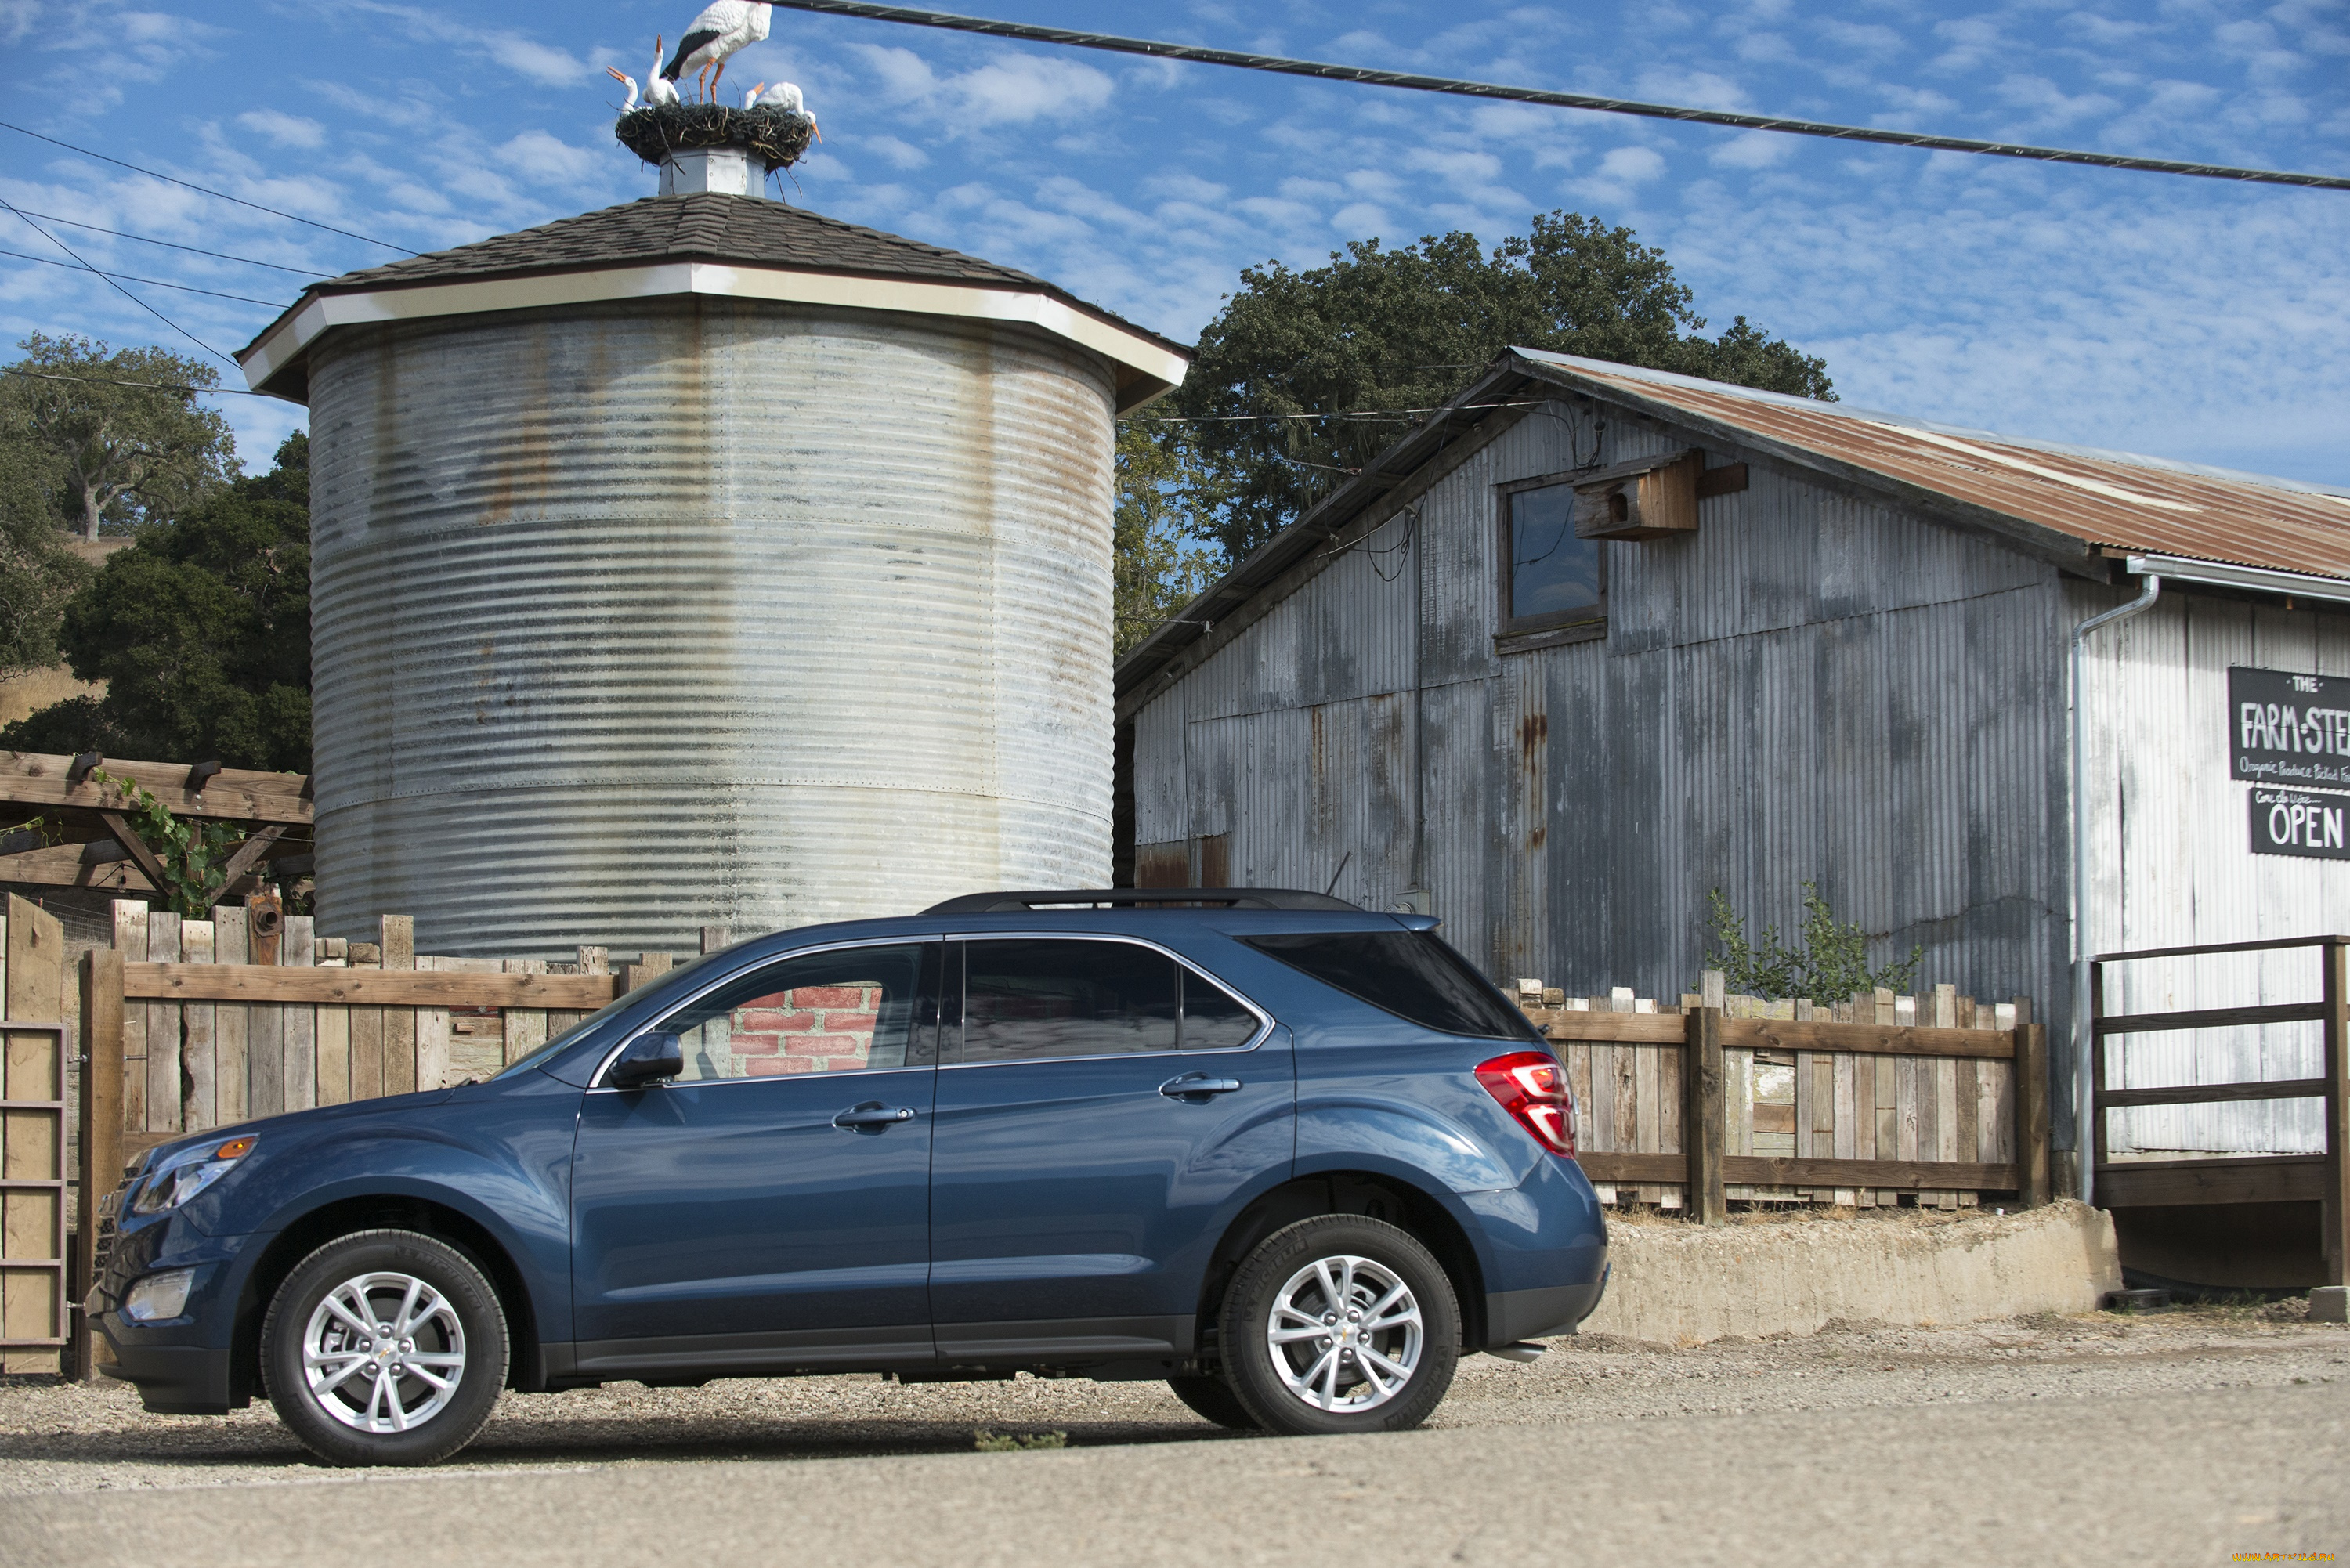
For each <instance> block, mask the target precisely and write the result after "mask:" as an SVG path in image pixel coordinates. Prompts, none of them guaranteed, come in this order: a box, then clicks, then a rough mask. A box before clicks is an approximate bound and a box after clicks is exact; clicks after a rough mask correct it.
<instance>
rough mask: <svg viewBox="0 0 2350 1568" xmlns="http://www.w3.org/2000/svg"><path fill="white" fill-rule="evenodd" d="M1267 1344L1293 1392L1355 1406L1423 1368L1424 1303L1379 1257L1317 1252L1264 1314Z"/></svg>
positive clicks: (1325, 1404) (1396, 1390) (1314, 1401)
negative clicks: (1322, 1255) (1421, 1308)
mask: <svg viewBox="0 0 2350 1568" xmlns="http://www.w3.org/2000/svg"><path fill="white" fill-rule="evenodd" d="M1264 1337H1265V1347H1266V1349H1267V1350H1269V1351H1270V1352H1271V1353H1272V1357H1273V1366H1274V1372H1275V1373H1276V1374H1278V1375H1279V1376H1280V1378H1281V1380H1282V1382H1283V1383H1284V1385H1286V1386H1287V1387H1288V1389H1289V1392H1290V1394H1291V1395H1292V1396H1293V1397H1295V1398H1297V1399H1299V1400H1300V1401H1302V1402H1304V1403H1305V1404H1306V1405H1308V1406H1311V1407H1313V1408H1315V1409H1316V1410H1324V1411H1330V1412H1334V1413H1337V1414H1355V1413H1358V1412H1361V1411H1365V1410H1370V1409H1375V1408H1377V1407H1379V1406H1381V1405H1384V1404H1386V1403H1387V1402H1388V1400H1390V1399H1393V1398H1394V1397H1396V1396H1398V1395H1399V1394H1400V1393H1402V1392H1403V1391H1404V1389H1405V1387H1406V1386H1409V1384H1410V1382H1411V1379H1412V1375H1413V1374H1414V1373H1415V1372H1417V1371H1418V1370H1419V1357H1420V1349H1421V1345H1422V1343H1423V1340H1424V1337H1425V1336H1424V1334H1423V1330H1422V1325H1421V1323H1420V1313H1419V1301H1418V1299H1417V1298H1415V1297H1414V1296H1413V1294H1412V1292H1411V1287H1410V1286H1409V1285H1408V1284H1406V1283H1405V1282H1404V1281H1403V1279H1402V1277H1401V1276H1400V1275H1399V1274H1398V1273H1397V1272H1395V1271H1394V1270H1393V1269H1390V1268H1388V1266H1387V1265H1386V1264H1384V1263H1381V1262H1378V1260H1376V1259H1372V1258H1365V1257H1358V1256H1355V1255H1352V1254H1340V1255H1337V1256H1335V1257H1327V1258H1317V1259H1315V1261H1314V1262H1311V1263H1308V1264H1306V1265H1305V1267H1304V1268H1302V1269H1300V1270H1298V1271H1297V1272H1295V1274H1292V1275H1291V1276H1290V1277H1289V1280H1288V1282H1286V1283H1285V1284H1284V1285H1283V1286H1282V1287H1281V1289H1280V1291H1279V1292H1278V1293H1276V1294H1275V1295H1274V1300H1273V1306H1272V1310H1271V1311H1270V1312H1269V1313H1267V1314H1266V1320H1265V1333H1264Z"/></svg>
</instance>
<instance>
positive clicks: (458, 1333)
mask: <svg viewBox="0 0 2350 1568" xmlns="http://www.w3.org/2000/svg"><path fill="white" fill-rule="evenodd" d="M506 1344H507V1341H506V1324H505V1315H504V1313H502V1312H501V1311H500V1310H499V1308H498V1298H497V1294H496V1293H495V1292H494V1291H493V1290H492V1289H491V1288H490V1283H489V1282H488V1281H487V1280H485V1279H484V1278H483V1277H482V1272H481V1270H480V1269H478V1268H476V1267H474V1265H473V1262H472V1260H470V1259H468V1258H467V1257H466V1256H465V1255H464V1254H463V1252H460V1251H457V1250H456V1249H455V1248H454V1247H452V1246H450V1245H449V1244H448V1243H446V1242H444V1241H437V1240H435V1239H434V1238H432V1237H431V1236H425V1235H420V1234H418V1233H417V1232H415V1231H359V1232H357V1233H355V1234H353V1235H349V1236H344V1237H339V1238H338V1239H337V1240H335V1241H329V1242H328V1243H327V1244H326V1245H325V1246H323V1247H320V1248H319V1249H318V1250H317V1251H315V1252H312V1253H311V1254H310V1255H309V1256H308V1257H307V1258H305V1259H303V1260H302V1261H301V1262H299V1263H297V1264H296V1265H295V1267H294V1272H292V1273H290V1274H288V1275H286V1282H285V1283H283V1284H281V1285H279V1286H278V1288H277V1294H276V1296H275V1297H274V1298H273V1299H272V1300H271V1302H270V1303H269V1314H268V1316H267V1317H266V1318H265V1320H264V1321H263V1324H262V1329H261V1354H262V1359H263V1361H264V1363H265V1371H266V1374H267V1381H268V1385H269V1401H270V1403H271V1404H272V1405H274V1406H276V1409H277V1415H278V1418H279V1419H281V1420H283V1421H284V1422H285V1423H286V1427H287V1428H289V1429H291V1430H292V1432H293V1433H294V1435H295V1436H296V1438H300V1439H301V1441H302V1445H303V1446H304V1447H305V1448H307V1449H309V1450H310V1451H311V1452H312V1453H314V1454H317V1456H318V1457H319V1458H320V1459H325V1460H326V1461H327V1462H328V1463H329V1464H337V1465H429V1464H432V1462H434V1461H435V1460H437V1459H446V1458H447V1457H448V1456H449V1455H451V1454H453V1453H455V1452H456V1451H457V1450H458V1449H462V1448H463V1447H464V1446H465V1445H466V1444H467V1443H469V1442H471V1441H473V1438H474V1436H475V1435H476V1434H477V1433H479V1432H480V1431H481V1429H482V1428H483V1426H484V1424H485V1423H486V1422H487V1421H488V1420H489V1418H490V1410H491V1408H492V1407H494V1405H496V1403H497V1398H498V1391H499V1390H500V1389H501V1388H503V1387H504V1386H505V1380H506Z"/></svg>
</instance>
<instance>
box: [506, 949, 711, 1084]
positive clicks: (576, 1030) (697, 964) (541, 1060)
mask: <svg viewBox="0 0 2350 1568" xmlns="http://www.w3.org/2000/svg"><path fill="white" fill-rule="evenodd" d="M725 956H726V954H725V953H723V952H715V953H706V954H704V955H703V956H702V957H701V958H698V959H696V960H694V961H692V962H691V963H690V964H687V965H686V966H685V967H684V968H682V969H673V970H671V971H669V972H668V973H667V974H665V975H662V976H660V980H659V981H655V983H656V984H658V983H661V982H662V981H673V980H676V979H677V978H678V977H680V976H681V975H688V974H691V973H693V972H694V971H696V970H699V969H701V968H702V967H703V966H704V965H706V964H708V963H709V962H710V961H712V959H721V958H724V957H725ZM642 997H643V992H642V991H641V990H639V991H631V992H627V993H625V994H623V995H620V996H617V997H614V998H613V999H612V1000H611V1001H610V1002H607V1003H605V1004H604V1005H603V1006H602V1007H599V1008H598V1009H597V1010H596V1011H595V1012H591V1013H589V1014H588V1015H587V1017H585V1018H583V1019H581V1020H580V1021H579V1022H578V1023H575V1024H573V1025H572V1026H571V1027H570V1028H568V1029H567V1030H565V1031H564V1032H563V1033H560V1034H558V1035H556V1037H555V1038H554V1039H552V1040H550V1041H548V1042H547V1043H546V1044H544V1045H542V1046H540V1047H539V1048H538V1049H537V1050H536V1051H534V1052H532V1053H531V1054H529V1055H527V1056H525V1057H523V1058H522V1059H521V1060H520V1061H517V1062H512V1063H509V1064H507V1065H506V1066H505V1068H504V1070H503V1071H501V1072H500V1073H498V1074H497V1075H496V1077H497V1078H511V1077H513V1076H514V1075H515V1074H517V1073H527V1072H532V1071H535V1070H536V1069H537V1068H538V1067H540V1066H543V1065H545V1064H546V1063H548V1062H551V1061H553V1060H554V1059H555V1058H556V1056H558V1055H560V1054H562V1053H563V1052H565V1051H567V1050H568V1049H569V1048H570V1045H571V1043H572V1042H573V1041H574V1040H577V1039H578V1038H579V1036H580V1035H581V1034H583V1033H586V1032H587V1031H588V1030H590V1029H593V1028H595V1027H596V1025H598V1023H603V1022H604V1020H606V1019H607V1018H609V1017H610V1016H611V1015H612V1014H614V1013H615V1012H619V1011H620V1009H622V1008H623V1007H626V1006H628V1005H629V1003H630V1002H637V1001H639V1000H641V999H642ZM492 1081H493V1082H495V1079H493V1080H492Z"/></svg>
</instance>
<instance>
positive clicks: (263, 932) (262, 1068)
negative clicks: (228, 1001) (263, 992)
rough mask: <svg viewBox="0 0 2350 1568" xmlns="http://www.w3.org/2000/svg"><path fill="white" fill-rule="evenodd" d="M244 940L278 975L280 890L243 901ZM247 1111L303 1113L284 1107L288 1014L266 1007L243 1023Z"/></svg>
mask: <svg viewBox="0 0 2350 1568" xmlns="http://www.w3.org/2000/svg"><path fill="white" fill-rule="evenodd" d="M244 936H245V943H246V948H247V950H248V951H249V952H250V953H251V954H252V958H253V961H254V962H255V963H256V964H260V965H263V966H265V967H267V968H270V969H275V968H276V967H277V965H278V962H279V960H280V957H281V955H282V953H283V951H284V949H285V946H286V909H285V905H284V904H283V903H282V902H281V901H280V900H279V898H278V897H277V890H276V888H269V889H267V890H266V891H264V892H259V893H255V894H254V895H253V896H252V897H251V898H247V899H246V900H245V901H244ZM244 1062H245V1085H246V1086H245V1110H246V1112H247V1113H248V1114H249V1115H252V1116H276V1115H278V1114H280V1113H281V1112H285V1111H289V1110H296V1109H299V1108H300V1107H298V1106H289V1105H287V1104H286V1009H285V1007H284V1006H283V1005H282V1004H280V1003H277V1002H263V1003H259V1004H256V1005H255V1006H254V1007H252V1008H250V1009H248V1010H247V1011H246V1012H245V1023H244Z"/></svg>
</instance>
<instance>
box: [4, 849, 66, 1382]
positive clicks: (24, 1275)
mask: <svg viewBox="0 0 2350 1568" xmlns="http://www.w3.org/2000/svg"><path fill="white" fill-rule="evenodd" d="M65 949H66V944H65V930H64V929H63V928H62V927H61V926H59V925H58V924H57V919H56V918H55V917H53V916H51V915H49V914H47V912H45V911H44V910H42V909H37V908H36V907H35V906H33V905H32V904H29V903H27V902H26V901H25V900H24V899H22V898H16V897H15V896H14V895H11V896H10V897H9V898H8V901H7V912H6V915H5V921H0V995H4V996H5V998H6V1006H7V1014H6V1016H7V1022H6V1023H5V1024H0V1038H5V1050H6V1059H5V1079H0V1372H10V1373H25V1372H32V1373H41V1372H49V1373H54V1372H56V1371H57V1370H58V1367H59V1362H58V1354H59V1352H60V1350H61V1349H62V1348H63V1347H64V1346H65V1345H66V1343H67V1336H68V1328H69V1324H68V1316H67V1305H66V1303H67V1299H68V1279H67V1263H66V1186H67V1181H66V1172H67V1170H68V1161H67V1152H66V1151H67V1127H66V1065H67V1064H66V1045H67V1038H66V1037H67V1033H68V1031H67V1026H66V1023H65V1007H64V1001H65Z"/></svg>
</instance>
